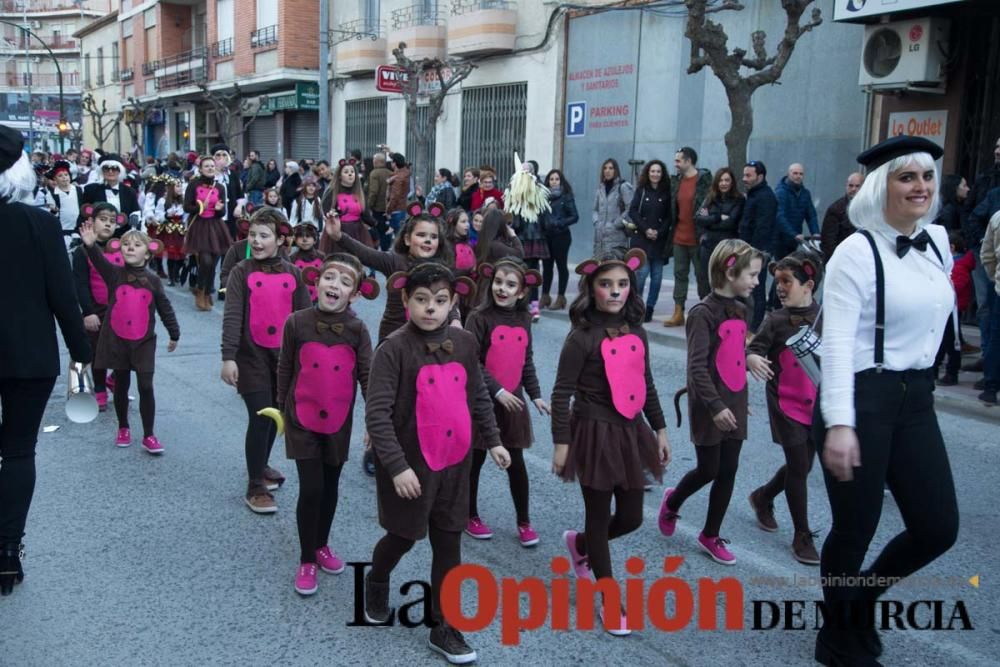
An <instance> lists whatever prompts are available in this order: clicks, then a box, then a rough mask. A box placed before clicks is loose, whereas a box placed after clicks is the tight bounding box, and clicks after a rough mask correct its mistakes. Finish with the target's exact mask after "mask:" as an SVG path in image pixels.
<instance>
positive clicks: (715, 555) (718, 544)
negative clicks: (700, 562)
mask: <svg viewBox="0 0 1000 667" xmlns="http://www.w3.org/2000/svg"><path fill="white" fill-rule="evenodd" d="M698 544H700V545H701V548H702V549H704V550H705V552H706V553H707V554H708V555H709V557H710V558H711V559H712V560H714V561H715V562H716V563H721V564H723V565H736V556H734V555H733V554H732V552H731V551H729V549H727V548H726V545H727V544H729V540H724V539H722V538H721V537H705V533H701V534H700V535H698Z"/></svg>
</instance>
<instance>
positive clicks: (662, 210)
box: [628, 160, 674, 322]
mask: <svg viewBox="0 0 1000 667" xmlns="http://www.w3.org/2000/svg"><path fill="white" fill-rule="evenodd" d="M628 218H629V220H631V221H632V227H633V229H632V233H631V235H630V236H629V242H628V245H629V248H639V249H641V250H642V251H643V252H645V253H646V263H645V264H644V265H643V266H642V267H641V268H639V269H638V270H637V271H636V272H635V278H636V281H637V284H636V289H637V290H638V291H639V296H640V297H642V296H643V292H644V291H645V288H646V279H647V278H649V281H650V284H649V295H648V296H647V297H645V299H644V301H645V303H646V315H645V318H644V319H643V322H652V321H653V310H654V309H655V308H656V302H657V300H658V299H659V297H660V284H661V283H662V282H663V265H664V264H665V261H664V257H663V253H664V248H665V246H666V242H667V238H668V237H669V235H670V227H671V226H672V225H673V222H674V221H673V207H672V206H671V204H670V179H669V178H667V165H665V164H664V163H663V162H661V161H660V160H650V161H649V162H647V163H646V166H644V167H643V168H642V173H641V174H640V175H639V186H638V187H637V188H636V191H635V194H634V195H632V203H631V204H630V205H629V208H628Z"/></svg>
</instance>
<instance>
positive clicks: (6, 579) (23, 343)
mask: <svg viewBox="0 0 1000 667" xmlns="http://www.w3.org/2000/svg"><path fill="white" fill-rule="evenodd" d="M23 146H24V140H23V139H22V138H21V133H20V132H19V131H16V130H12V129H10V128H8V127H7V126H5V125H0V226H2V228H3V232H4V243H5V246H4V247H5V250H6V251H7V252H8V256H7V258H6V259H5V260H4V261H3V262H0V281H2V283H0V284H3V285H7V286H8V289H5V290H2V291H0V312H3V313H4V314H5V318H4V324H3V326H0V405H2V408H3V412H2V414H0V594H3V595H7V594H9V593H10V592H11V591H12V590H13V588H14V584H15V583H17V582H20V581H21V580H22V579H24V571H23V570H22V568H21V559H20V554H21V549H22V545H21V538H22V537H24V526H25V522H26V520H27V516H28V508H29V507H30V505H31V497H32V495H33V493H34V489H35V443H36V442H37V440H38V427H39V425H40V424H41V421H42V415H43V413H44V412H45V405H46V404H47V403H48V400H49V395H50V394H51V393H52V388H53V387H54V386H55V382H56V377H58V375H59V347H58V344H57V342H56V331H55V322H56V321H58V323H59V328H60V329H61V330H62V334H63V339H64V340H65V342H66V346H67V347H68V348H69V352H70V356H71V357H72V358H73V359H74V360H75V361H78V362H80V363H89V362H90V360H91V350H90V343H89V342H88V340H87V335H86V334H85V333H84V330H83V318H82V317H81V315H80V307H79V305H78V304H77V301H76V292H75V291H74V289H73V276H72V273H71V271H70V267H69V257H68V256H67V255H66V246H65V244H64V243H63V236H62V228H61V227H60V225H59V220H58V219H57V218H56V217H55V216H53V215H52V214H51V213H49V212H48V211H43V210H41V209H38V208H35V207H33V206H29V205H26V204H24V203H21V202H22V201H23V200H24V198H25V196H30V194H31V190H32V188H33V187H34V184H35V175H34V172H33V171H32V168H31V163H30V161H29V160H28V156H27V155H26V154H25V153H24V152H23Z"/></svg>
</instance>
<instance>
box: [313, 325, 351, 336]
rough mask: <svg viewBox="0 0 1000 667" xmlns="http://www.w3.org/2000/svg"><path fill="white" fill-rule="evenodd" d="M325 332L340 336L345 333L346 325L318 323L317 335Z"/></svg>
mask: <svg viewBox="0 0 1000 667" xmlns="http://www.w3.org/2000/svg"><path fill="white" fill-rule="evenodd" d="M324 331H332V332H333V333H335V334H337V335H338V336H339V335H340V334H342V333H344V325H343V324H341V323H340V322H337V323H335V324H327V323H326V322H317V323H316V333H323V332H324Z"/></svg>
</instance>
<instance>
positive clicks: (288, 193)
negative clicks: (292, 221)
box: [280, 160, 302, 217]
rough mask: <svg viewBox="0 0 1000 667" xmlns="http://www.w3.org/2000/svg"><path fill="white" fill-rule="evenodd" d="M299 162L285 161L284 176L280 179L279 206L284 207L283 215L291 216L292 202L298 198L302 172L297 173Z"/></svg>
mask: <svg viewBox="0 0 1000 667" xmlns="http://www.w3.org/2000/svg"><path fill="white" fill-rule="evenodd" d="M300 169H301V168H300V167H299V163H298V162H295V161H294V160H289V161H288V162H286V163H285V178H284V179H282V181H281V190H280V191H281V206H282V207H283V208H284V209H285V215H287V216H289V217H291V215H292V202H294V201H295V200H296V199H298V198H299V189H300V188H301V187H302V174H300V173H299V170H300Z"/></svg>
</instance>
